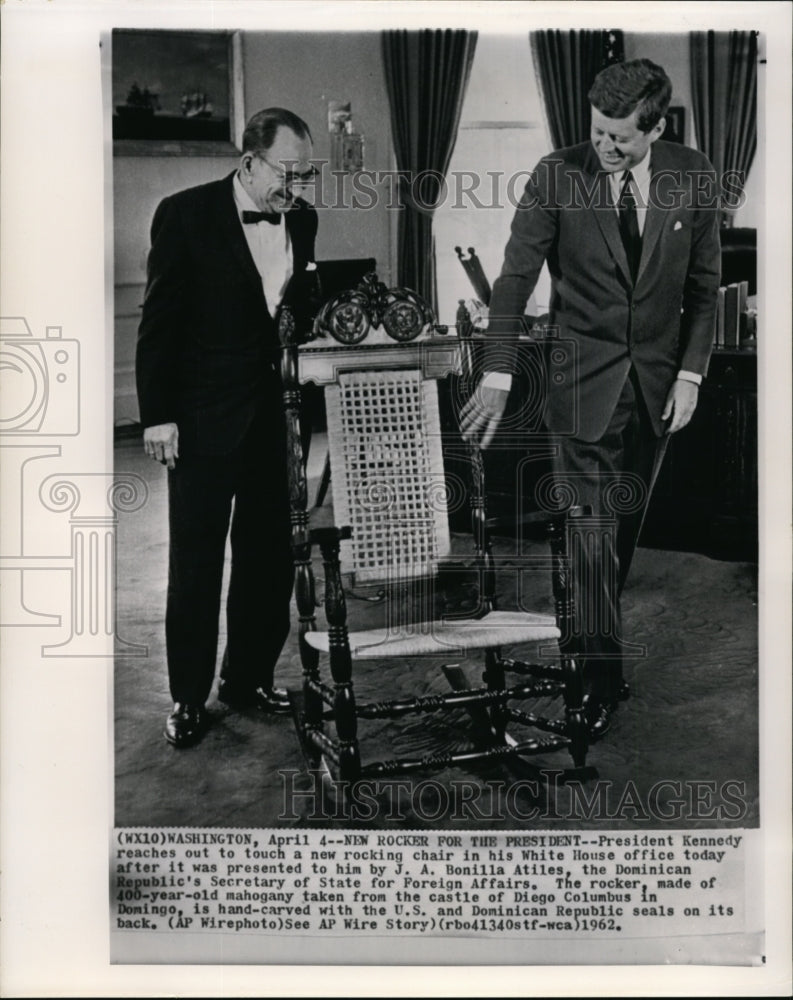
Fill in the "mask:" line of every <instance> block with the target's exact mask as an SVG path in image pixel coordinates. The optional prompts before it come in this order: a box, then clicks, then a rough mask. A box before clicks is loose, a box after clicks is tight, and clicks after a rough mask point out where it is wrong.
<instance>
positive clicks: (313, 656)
mask: <svg viewBox="0 0 793 1000" xmlns="http://www.w3.org/2000/svg"><path fill="white" fill-rule="evenodd" d="M295 603H296V604H297V612H298V619H299V626H298V627H299V632H298V650H299V652H300V663H301V665H302V667H303V723H302V725H303V729H304V733H303V735H304V740H303V742H304V745H305V750H306V754H307V756H308V758H309V765H310V767H311V768H312V769H316V768H318V767H319V765H320V757H321V753H320V750H319V748H318V747H317V746H316V744H315V743H314V741H313V740H312V739H311V733H312V732H315V733H321V732H322V731H323V723H322V712H323V708H324V704H323V701H322V696H321V695H320V693H319V683H320V677H319V651H318V650H316V649H314V648H313V647H312V646H309V644H308V642H307V641H306V634H307V633H308V632H313V631H314V629H315V628H316V617H315V614H314V610H315V607H316V598H315V589H314V572H313V570H312V568H311V549H310V546H308V545H302V546H300V547H298V548H296V551H295Z"/></svg>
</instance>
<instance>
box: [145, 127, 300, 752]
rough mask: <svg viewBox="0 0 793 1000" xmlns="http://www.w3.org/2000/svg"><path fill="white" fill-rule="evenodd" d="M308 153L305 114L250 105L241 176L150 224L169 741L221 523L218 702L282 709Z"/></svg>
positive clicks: (178, 742)
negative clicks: (284, 397) (163, 482)
mask: <svg viewBox="0 0 793 1000" xmlns="http://www.w3.org/2000/svg"><path fill="white" fill-rule="evenodd" d="M311 155H312V145H311V135H310V133H309V129H308V126H307V125H306V123H305V122H304V121H302V119H300V118H298V117H297V115H295V114H293V113H292V112H290V111H286V110H284V109H282V108H268V109H266V110H264V111H260V112H259V113H258V114H256V115H254V116H253V117H252V118H251V120H250V121H249V122H248V125H247V127H246V129H245V133H244V136H243V153H242V156H241V159H240V163H239V167H238V169H237V170H235V171H234V172H233V173H232V174H230V175H229V176H227V177H226V178H224V179H222V180H218V181H213V182H211V183H209V184H203V185H201V186H199V187H194V188H190V189H188V190H186V191H181V192H179V193H178V194H174V195H172V196H171V197H168V198H165V199H164V200H163V201H162V202H161V204H160V205H159V206H158V208H157V210H156V213H155V215H154V220H153V223H152V228H151V252H150V255H149V262H148V283H147V288H146V297H145V301H144V305H143V316H142V320H141V324H140V330H139V335H138V347H137V364H136V369H137V385H138V398H139V402H140V414H141V422H142V424H143V426H144V428H145V430H144V447H145V449H146V452H147V454H149V455H150V456H151V457H152V458H154V459H156V460H157V461H159V462H162V463H163V464H165V465H167V466H168V470H169V471H168V502H169V528H170V547H169V572H168V598H167V608H166V647H167V658H168V675H169V681H170V688H171V694H172V697H173V701H174V706H173V711H172V712H171V714H170V715H169V716H168V719H167V723H166V728H165V737H166V739H167V740H168V741H169V742H170V743H171V744H173V745H174V746H176V747H185V746H188V745H190V744H191V743H195V742H196V741H197V740H199V739H200V738H201V736H202V735H203V733H204V731H205V729H206V725H207V721H208V717H207V713H206V710H205V703H206V701H207V698H208V697H209V694H210V690H211V687H212V681H213V678H214V673H215V659H216V656H217V639H218V619H219V612H220V595H221V585H222V576H223V565H224V554H225V545H226V537H227V535H228V532H229V525H230V526H231V574H230V580H229V589H228V601H227V607H226V615H227V633H228V636H227V646H226V651H225V654H224V657H223V666H222V668H221V681H220V686H219V689H218V697H219V698H220V699H221V700H223V701H225V702H227V703H229V704H231V705H234V706H256V705H258V707H259V708H261V709H263V710H264V711H268V712H279V711H286V710H288V708H289V702H288V698H287V693H286V691H284V690H282V689H279V688H276V687H274V670H275V665H276V661H277V659H278V656H279V654H280V652H281V649H282V647H283V644H284V642H285V640H286V637H287V635H288V632H289V601H290V596H291V588H292V562H291V551H290V532H289V507H288V494H287V482H286V451H285V447H286V445H285V427H284V421H283V415H282V409H281V386H280V379H279V374H278V341H277V334H276V326H275V314H276V309H277V307H278V305H279V302H280V300H281V297H282V295H283V294H284V290H285V288H287V286H289V287H290V288H294V287H295V283H297V284H298V285H299V283H300V281H301V279H302V278H303V276H304V275H307V274H308V272H310V271H311V270H312V269H313V267H314V264H313V261H314V237H315V234H316V230H317V216H316V213H315V211H314V209H313V208H311V207H310V206H309V205H308V204H307V203H306V202H305V201H303V200H301V199H299V198H297V197H296V195H295V191H296V189H298V188H299V187H300V186H301V185H303V184H305V183H307V182H309V181H310V179H311V178H312V176H313V174H314V172H315V171H314V167H313V166H312V164H311V163H310V158H311ZM232 511H233V513H232Z"/></svg>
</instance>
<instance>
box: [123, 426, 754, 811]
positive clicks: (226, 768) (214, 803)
mask: <svg viewBox="0 0 793 1000" xmlns="http://www.w3.org/2000/svg"><path fill="white" fill-rule="evenodd" d="M322 456H323V450H322V446H321V441H319V442H317V443H316V444H315V446H314V453H313V455H312V457H311V462H310V464H309V476H310V480H311V482H312V489H313V488H315V486H316V482H317V477H318V475H319V472H320V471H321V462H322ZM115 460H116V472H117V473H122V472H132V473H136V474H138V475H141V476H143V477H144V478H145V479H146V480H147V482H148V484H149V489H150V495H149V500H148V502H147V503H146V505H145V506H144V507H143V508H142V509H141V510H139V511H137V512H135V513H131V514H129V515H122V516H121V517H120V519H119V525H118V531H117V542H118V546H117V548H118V587H117V606H118V632H119V635H120V637H121V639H122V640H124V641H125V642H127V643H135V644H137V645H138V646H139V647H143V649H142V650H141V649H138V650H137V652H138V653H140V652H145V655H134V656H133V655H129V656H119V657H118V658H117V660H116V669H115V755H116V759H115V775H116V778H115V793H116V797H115V821H116V825H120V826H138V825H141V826H166V825H167V826H223V827H259V828H261V827H265V828H266V827H272V826H281V825H285V826H307V825H321V826H328V827H333V826H347V825H352V826H361V827H387V826H403V827H406V828H419V827H432V828H461V829H462V828H471V829H476V828H504V829H515V828H518V827H523V828H532V829H538V828H545V827H554V826H564V825H565V824H569V823H571V822H573V823H575V825H576V826H577V827H580V828H597V827H598V825H600V826H603V825H604V824H605V827H606V828H610V829H611V828H647V827H648V826H649V827H655V826H658V825H659V824H666V825H667V826H669V827H670V828H672V829H677V828H691V827H708V826H739V827H740V826H756V825H757V824H758V821H759V812H758V711H757V701H758V691H757V685H758V677H757V655H758V654H757V591H756V569H757V567H756V566H755V565H753V564H751V563H740V562H720V561H716V560H713V559H710V558H708V557H706V556H703V555H699V554H697V553H690V552H672V551H660V550H655V549H647V548H640V549H639V550H638V552H637V555H636V558H635V562H634V566H633V569H632V571H631V580H630V581H629V585H628V588H627V589H626V592H625V595H624V597H623V607H624V629H625V632H626V636H627V637H628V638H629V639H630V641H631V642H634V643H637V644H639V645H640V646H642V647H644V653H643V655H639V656H637V658H636V659H635V660H633V661H631V662H630V663H629V665H628V667H627V678H628V680H629V681H630V683H631V687H632V697H631V699H630V701H628V702H627V703H625V704H624V705H623V706H622V707H621V708H620V711H619V712H618V714H617V716H616V720H615V724H614V726H613V728H612V731H611V732H610V733H609V734H608V736H607V737H606V738H605V739H604V740H603V741H602V742H600V743H598V744H596V745H595V746H593V747H592V748H591V749H590V753H589V759H588V763H589V764H590V765H591V767H592V768H593V769H594V770H593V772H592V773H590V774H587V775H579V776H576V775H573V776H572V780H569V781H567V783H565V782H564V781H563V779H562V776H561V771H562V769H563V768H565V767H566V766H567V764H568V762H569V758H568V759H567V760H565V759H563V758H562V756H561V755H558V754H557V755H549V756H548V757H547V758H542V757H540V758H539V759H534V760H532V761H531V762H530V766H525V767H521V766H520V764H519V763H518V765H517V766H511V767H507V766H506V765H504V764H488V765H486V766H479V767H478V768H474V767H473V766H472V767H471V768H470V770H455V771H450V770H445V771H440V772H427V773H419V774H416V775H414V776H413V777H412V778H410V779H407V780H406V779H402V780H400V781H399V782H395V783H392V784H391V785H387V786H386V785H383V786H381V787H378V788H377V789H376V793H375V795H374V800H376V802H377V807H376V808H375V807H371V808H369V809H368V810H367V809H358V810H356V809H355V808H354V807H351V806H350V805H349V804H348V803H347V800H344V798H343V797H342V798H341V802H343V803H344V804H343V805H339V800H338V799H337V800H335V801H336V805H335V809H336V812H335V813H329V812H327V808H328V803H327V801H325V802H324V805H323V806H322V808H320V805H319V803H320V799H319V794H318V786H317V784H316V783H312V782H311V781H310V780H309V778H308V776H307V774H306V771H305V761H304V757H303V754H302V751H301V746H300V742H299V739H298V735H297V731H296V728H295V726H294V724H293V720H292V718H290V717H289V716H274V717H268V716H260V715H258V714H257V713H256V712H254V711H250V712H243V713H240V712H233V711H231V710H230V709H228V708H226V707H225V706H224V705H222V704H221V703H219V702H217V701H216V700H215V699H214V697H213V699H212V700H211V701H210V703H209V705H208V708H209V711H210V713H211V715H212V726H211V728H210V730H209V732H208V734H207V735H206V737H205V738H204V740H203V741H202V742H201V743H200V744H199V745H198V746H195V747H192V748H190V749H187V750H181V751H175V750H174V749H173V748H171V747H170V746H169V745H168V744H166V742H165V741H164V739H163V737H162V730H163V723H164V721H165V716H166V715H167V713H168V711H169V710H170V701H169V695H168V685H167V677H166V670H165V662H164V637H163V609H164V603H165V584H166V564H167V527H166V509H165V502H166V494H165V487H166V484H165V478H166V477H165V471H164V470H163V469H162V468H161V467H160V466H157V465H155V464H154V463H152V462H151V461H150V460H147V459H146V458H145V456H143V454H142V448H141V446H140V443H139V442H138V441H135V440H133V441H123V442H120V443H119V444H117V446H116V454H115ZM312 495H313V494H312ZM538 544H539V543H538ZM511 546H514V543H512V542H511V541H509V540H506V539H500V540H497V542H496V550H497V552H501V553H508V552H509V551H511V548H510V547H511ZM317 572H318V576H319V577H320V587H321V576H322V570H321V567H318V568H317ZM534 577H535V578H533V579H532V581H531V584H530V586H531V587H532V588H533V589H534V595H533V596H534V599H535V601H536V606H537V608H538V610H545V609H547V610H550V594H549V593H548V589H549V587H548V585H547V581H545V580H544V579H542V578H540V577H538V576H537V575H534ZM503 590H504V592H503V599H504V606H509V599H510V596H511V593H512V594H514V584H511V583H510V582H509V581H507V582H506V583H505V584H504V585H503ZM348 610H349V615H350V621H351V624H353V625H356V624H359V625H361V624H363V625H368V624H369V623H372V624H373V623H376V622H377V620H378V616H380V615H382V607H381V606H380V605H378V604H376V603H371V602H367V601H364V600H362V599H359V598H357V597H356V596H354V595H353V594H350V595H348ZM222 629H223V624H222V620H221V630H222ZM219 646H220V650H219V652H221V653H222V647H223V636H222V635H221V640H220V644H219ZM519 652H520V655H521V656H523V654H524V653H525V654H528V655H526V656H524V657H523V658H529V659H532V658H534V656H535V654H536V652H537V651H536V650H535V651H532V650H528V651H526V650H521V651H519ZM442 665H443V662H439V663H438V664H437V669H434V670H432V671H429V672H428V671H427V668H426V663H422V662H409V661H407V662H406V661H402V662H399V663H398V664H397V663H390V664H386V663H385V662H378V661H370V662H368V663H365V664H360V665H359V666H360V668H361V669H360V670H359V669H358V666H356V691H357V693H358V694H359V696H361V697H371V698H373V699H379V698H382V697H383V696H384V691H385V688H386V683H387V684H388V686H389V689H391V688H393V691H394V693H395V694H402V693H406V692H408V691H409V690H410V689H411V687H413V688H414V690H416V691H419V692H422V693H424V692H425V693H434V692H443V691H448V690H449V682H448V680H447V677H446V676H445V674H444V672H443V670H442V669H440V668H441V666H442ZM460 667H461V670H462V672H463V674H464V676H465V677H466V678H467V679H468V681H469V683H470V684H472V685H474V686H477V685H478V684H479V683H480V680H479V677H480V673H481V670H480V668H479V667H478V665H477V664H474V663H471V662H468V661H462V662H460ZM300 678H301V669H300V661H299V656H298V652H297V646H296V641H295V636H294V633H293V635H292V636H290V639H289V641H288V643H287V646H286V648H285V650H284V653H283V657H282V662H281V665H280V668H279V673H278V676H277V682H278V683H279V684H281V685H283V686H285V687H287V688H289V689H290V690H292V691H294V692H295V695H296V701H298V700H299V689H300ZM409 718H410V717H409ZM469 722H470V719H469V717H468V716H467V714H466V713H465V712H463V711H462V710H461V711H460V713H459V716H458V717H457V718H456V719H453V720H452V724H451V725H450V726H447V725H442V724H441V723H439V722H438V721H437V719H436V718H435V717H433V716H423V717H414V718H413V721H408V722H405V721H404V720H403V723H402V724H400V725H399V727H398V726H397V724H395V723H394V722H383V723H371V724H362V729H364V728H365V732H364V733H363V736H362V743H363V747H364V750H365V752H366V753H367V754H368V755H369V756H370V757H371V756H375V757H380V758H383V757H385V758H388V757H389V756H390V755H391V754H393V753H395V752H397V751H399V752H404V751H407V752H418V751H420V750H422V748H423V747H424V745H425V744H426V743H427V742H428V739H429V738H430V737H434V738H437V739H440V741H441V742H442V743H445V745H446V746H449V747H451V746H462V745H464V744H465V743H466V742H467V738H468V733H469ZM540 777H542V778H543V779H544V782H545V784H544V783H543V781H540V780H539V778H540ZM568 777H569V776H568ZM548 783H549V787H548ZM322 809H324V810H325V811H324V812H323V811H322Z"/></svg>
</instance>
